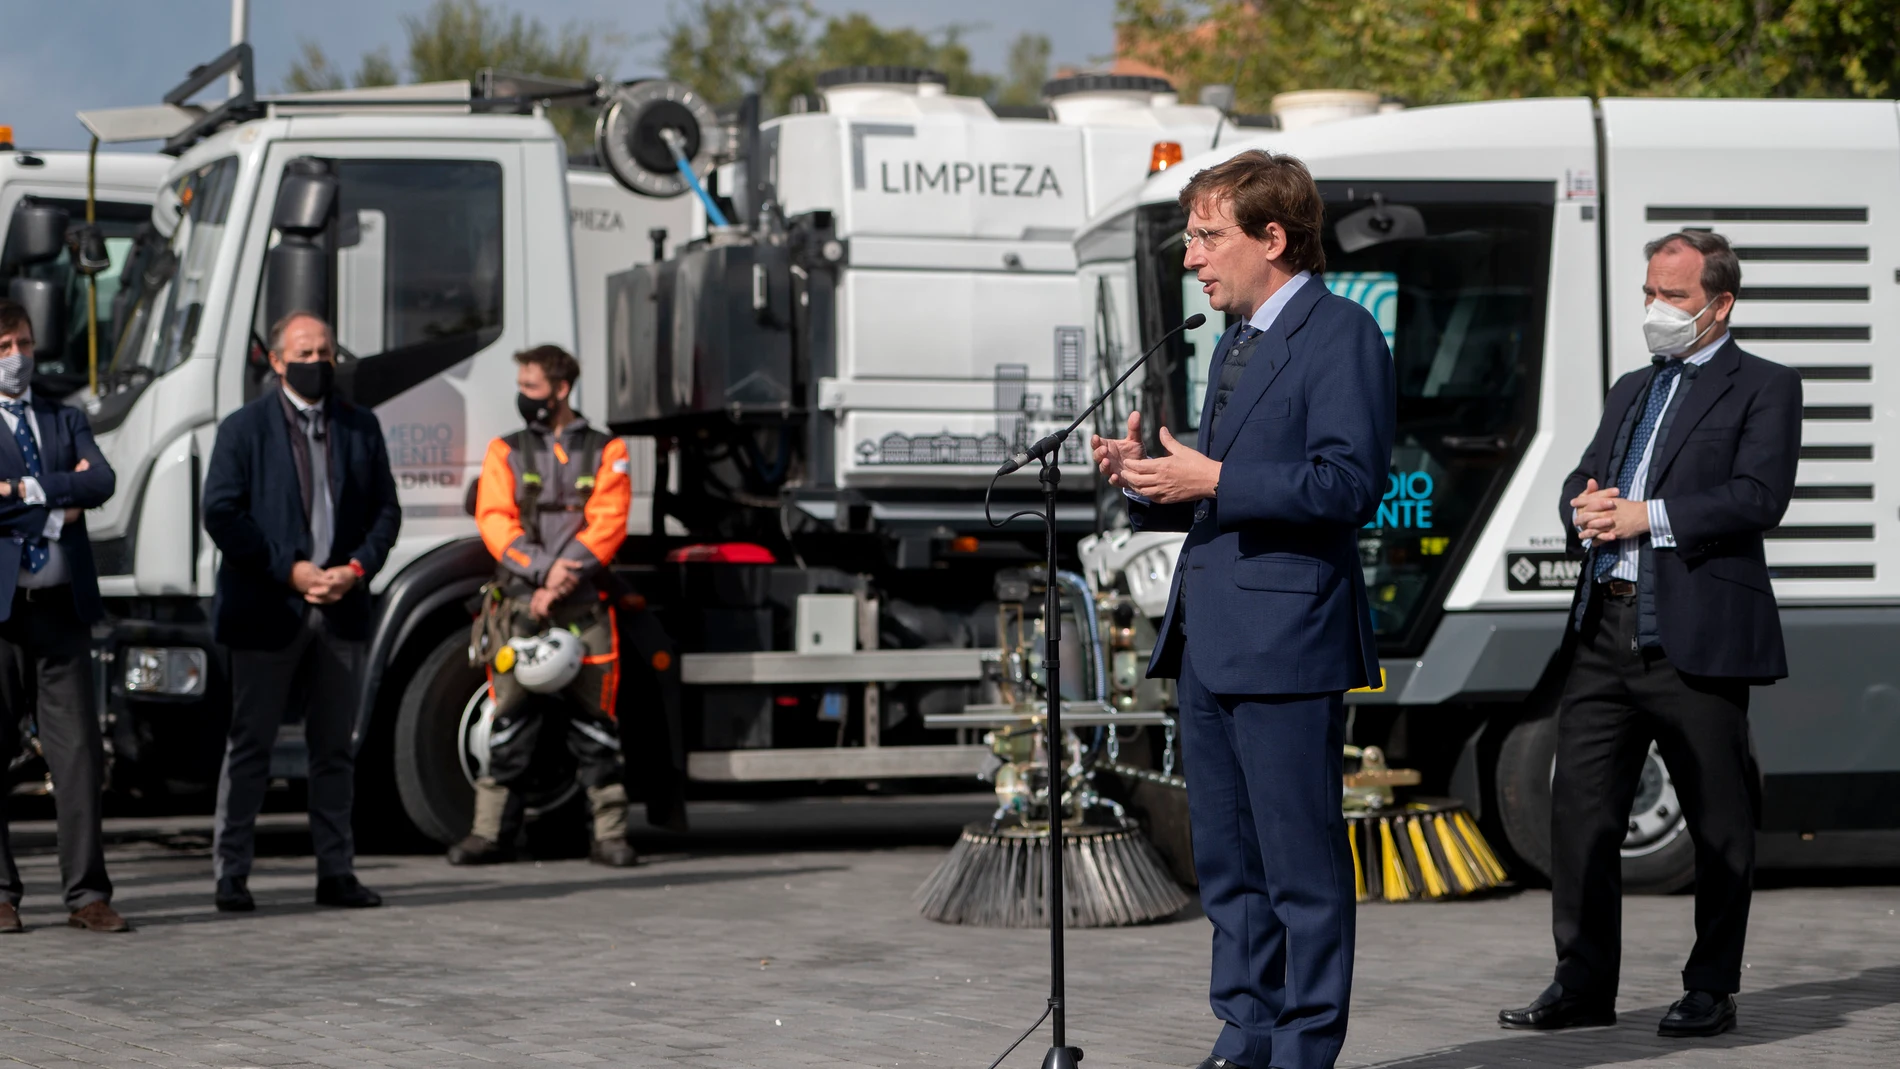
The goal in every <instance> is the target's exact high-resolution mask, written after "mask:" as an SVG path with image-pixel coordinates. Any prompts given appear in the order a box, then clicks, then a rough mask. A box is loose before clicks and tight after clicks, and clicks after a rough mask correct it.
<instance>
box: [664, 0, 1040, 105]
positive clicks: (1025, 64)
mask: <svg viewBox="0 0 1900 1069" xmlns="http://www.w3.org/2000/svg"><path fill="white" fill-rule="evenodd" d="M968 30H969V27H967V26H959V25H951V26H946V27H943V28H941V29H937V30H933V31H929V32H924V31H919V30H914V29H907V28H898V29H892V28H887V27H884V26H880V25H878V23H877V22H875V21H874V20H872V19H871V17H870V16H868V15H864V14H860V13H852V14H848V15H839V16H831V17H821V16H820V15H819V14H818V12H817V10H816V9H814V8H813V7H812V6H811V4H810V3H808V2H807V0H696V2H694V3H692V4H690V5H688V6H686V7H685V8H684V9H683V10H681V11H680V12H679V13H678V14H676V15H675V17H674V19H673V21H672V23H671V25H669V26H668V27H667V29H666V47H665V50H664V57H665V59H664V62H665V67H666V74H667V77H669V78H674V79H677V80H679V81H682V82H685V83H686V84H687V85H690V86H692V87H693V88H694V89H697V90H698V91H699V92H700V94H701V95H702V96H704V97H706V98H707V99H708V100H712V101H716V102H720V103H725V102H730V101H733V100H736V99H738V97H739V96H741V95H742V94H744V93H747V92H757V93H758V94H759V95H760V96H761V97H763V98H764V101H765V106H766V108H767V109H768V110H769V111H771V112H776V113H783V112H785V111H787V110H789V108H790V106H791V101H792V98H793V97H795V96H797V95H799V94H801V93H811V92H814V91H816V89H817V87H818V75H819V74H820V73H822V72H824V71H827V70H830V69H832V68H834V67H852V66H860V65H882V66H907V67H926V68H929V69H931V70H936V71H941V72H943V74H944V76H945V77H946V79H947V80H948V82H949V86H948V88H949V91H950V92H952V93H955V94H957V95H959V96H978V97H994V98H996V99H998V100H999V101H1001V102H1004V103H1034V102H1035V101H1036V100H1037V99H1039V98H1040V95H1041V89H1042V79H1043V77H1044V76H1045V74H1044V72H1046V71H1047V70H1048V64H1049V41H1048V39H1047V38H1044V37H1037V36H1034V35H1030V34H1024V35H1023V36H1022V37H1019V38H1017V40H1016V43H1015V45H1014V46H1013V47H1012V48H1011V50H1010V56H1011V59H1010V72H1009V77H1008V80H1007V82H1005V80H1004V79H1000V78H998V77H996V76H995V75H992V74H988V73H985V72H982V71H979V70H977V69H975V67H974V66H973V65H972V63H971V60H970V50H969V48H968V47H967V46H966V45H965V44H964V43H963V37H964V34H965V33H967V32H968ZM1004 96H1008V97H1009V99H1008V100H1004V99H1003V97H1004Z"/></svg>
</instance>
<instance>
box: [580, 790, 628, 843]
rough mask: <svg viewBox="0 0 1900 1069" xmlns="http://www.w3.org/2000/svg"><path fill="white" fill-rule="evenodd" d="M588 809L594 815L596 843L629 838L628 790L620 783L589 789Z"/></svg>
mask: <svg viewBox="0 0 1900 1069" xmlns="http://www.w3.org/2000/svg"><path fill="white" fill-rule="evenodd" d="M587 808H588V810H589V811H590V812H592V813H593V814H594V841H595V842H597V843H604V842H609V841H612V840H614V839H625V838H626V837H627V788H626V786H625V785H623V784H620V783H609V784H608V785H606V786H605V787H589V788H587Z"/></svg>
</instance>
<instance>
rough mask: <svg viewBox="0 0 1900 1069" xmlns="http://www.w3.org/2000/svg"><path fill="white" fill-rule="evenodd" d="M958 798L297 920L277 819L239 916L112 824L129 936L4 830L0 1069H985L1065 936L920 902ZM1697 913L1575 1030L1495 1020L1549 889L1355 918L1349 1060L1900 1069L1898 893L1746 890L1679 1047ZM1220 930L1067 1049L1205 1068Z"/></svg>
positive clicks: (1644, 945)
mask: <svg viewBox="0 0 1900 1069" xmlns="http://www.w3.org/2000/svg"><path fill="white" fill-rule="evenodd" d="M981 808H982V805H981V799H980V798H979V799H977V800H975V810H976V811H980V810H981ZM971 812H972V803H971V802H970V801H956V802H947V801H945V800H941V799H938V800H904V799H895V800H892V799H878V800H856V801H849V802H839V801H830V802H822V803H819V802H792V803H753V804H744V805H741V804H736V803H728V804H724V805H718V806H714V805H707V806H702V807H699V808H698V809H696V810H695V811H694V819H695V822H696V826H697V827H698V828H700V829H701V831H700V832H699V833H698V834H696V835H695V836H694V837H693V838H691V839H688V840H659V839H655V840H651V841H649V842H648V843H647V846H648V848H649V849H650V850H651V851H652V855H651V863H650V864H648V865H646V866H644V867H642V868H639V869H637V870H634V871H631V872H613V871H608V870H604V869H600V868H596V867H593V866H590V865H588V864H587V863H586V862H585V861H549V862H542V863H539V864H532V863H530V864H524V865H518V866H513V867H507V868H499V869H483V870H462V869H452V868H450V867H448V866H447V865H445V864H444V863H443V862H442V861H441V860H440V859H439V858H434V857H367V858H364V859H362V863H361V873H362V875H363V877H364V878H365V881H366V882H368V883H370V884H371V885H372V886H374V887H377V888H379V889H380V890H382V891H383V892H384V894H385V895H386V896H387V898H388V906H387V907H386V908H384V909H381V910H376V911H369V912H362V913H343V912H336V911H328V910H318V909H317V908H316V907H314V906H313V905H312V904H311V903H310V891H311V884H312V878H311V868H310V863H309V860H308V858H307V857H304V856H300V853H301V851H303V850H305V849H307V839H305V838H304V837H303V836H302V834H301V832H300V831H298V830H297V828H296V821H295V820H294V819H286V818H276V820H275V821H274V823H273V824H272V825H271V827H272V828H274V829H275V830H274V831H272V832H270V833H269V834H267V835H266V836H265V839H264V841H265V843H266V845H267V847H268V848H269V850H270V851H271V853H272V856H267V857H265V858H264V859H263V860H262V862H261V863H260V866H259V869H258V872H257V874H256V875H255V877H254V878H253V889H254V890H255V891H256V892H257V894H258V897H259V900H260V905H261V909H260V911H259V912H258V913H256V914H253V915H250V916H223V915H219V914H217V913H215V912H214V911H213V910H212V909H211V902H210V889H211V887H210V861H209V858H208V856H207V850H206V845H207V844H206V842H205V839H204V838H203V835H202V822H199V823H198V824H197V825H196V829H197V830H196V831H192V830H190V828H191V825H192V824H193V822H192V821H183V822H182V827H183V829H184V830H182V831H181V822H179V821H151V820H147V821H138V822H118V823H117V824H116V825H115V826H114V831H115V834H116V835H117V837H118V840H119V841H118V843H117V845H115V846H114V847H113V849H112V852H111V855H110V862H111V865H112V870H113V876H114V878H115V879H116V880H117V882H118V884H119V895H118V904H119V905H120V907H121V908H122V909H123V910H124V911H125V912H126V913H127V914H128V915H129V916H130V917H132V918H133V919H134V921H135V922H136V923H137V924H138V925H139V931H138V932H137V933H135V934H132V935H127V936H99V935H92V934H89V933H84V932H78V931H73V930H69V929H66V928H64V927H61V926H60V925H61V922H62V921H63V914H62V911H61V910H60V907H59V904H58V900H57V894H56V882H57V879H56V878H57V866H56V863H55V861H54V859H53V857H52V856H51V854H50V853H49V852H47V849H46V848H47V847H48V846H50V827H49V826H46V825H27V826H16V829H17V830H16V836H17V837H18V841H21V842H22V843H23V844H24V845H26V846H27V847H28V848H29V849H30V850H33V851H36V852H34V853H33V854H32V856H29V857H27V858H26V859H25V860H24V867H25V870H26V873H27V881H28V888H29V889H28V900H27V903H26V908H25V910H24V913H25V917H26V920H27V922H28V924H29V925H30V926H31V928H32V930H31V931H30V932H28V933H27V934H26V935H24V936H8V937H4V938H0V976H4V977H5V979H4V981H0V1066H5V1065H10V1064H15V1063H17V1064H21V1065H30V1066H36V1067H40V1069H55V1067H58V1069H66V1067H74V1066H112V1067H167V1069H169V1067H181V1069H182V1067H214V1069H227V1067H245V1066H333V1067H338V1069H343V1067H350V1069H356V1067H373V1066H494V1065H501V1066H545V1065H549V1064H560V1063H566V1064H575V1065H594V1064H599V1065H610V1066H627V1067H638V1066H667V1067H678V1066H719V1067H740V1066H759V1067H768V1066H769V1067H774V1069H777V1067H787V1066H837V1067H858V1066H945V1067H973V1069H982V1067H983V1066H987V1065H988V1064H989V1062H990V1059H991V1058H992V1057H994V1056H995V1054H996V1052H998V1051H999V1050H1001V1049H1002V1047H1003V1046H1004V1045H1005V1044H1006V1043H1007V1042H1008V1041H1009V1040H1010V1039H1012V1038H1014V1036H1015V1035H1016V1034H1017V1033H1018V1032H1020V1031H1021V1029H1022V1028H1023V1027H1024V1026H1026V1025H1027V1023H1028V1022H1029V1021H1030V1020H1031V1019H1032V1018H1033V1017H1034V1016H1035V1014H1036V1013H1038V1012H1040V1010H1041V1007H1042V999H1043V997H1044V994H1045V991H1046V987H1045V985H1046V974H1045V965H1044V962H1045V960H1046V959H1045V957H1044V954H1045V949H1046V941H1045V939H1044V937H1042V936H1041V935H1039V934H1037V933H1033V932H1018V933H1011V932H998V931H976V930H968V929H957V928H950V927H944V926H940V925H936V924H932V923H930V922H928V921H925V920H923V919H922V918H920V917H919V916H918V915H917V914H916V912H915V909H914V907H913V906H912V904H911V901H910V896H911V893H912V891H913V890H914V889H915V888H916V887H917V886H918V884H919V883H921V882H922V881H923V879H924V877H925V876H926V875H928V874H929V872H930V871H931V869H932V868H933V867H934V866H935V864H936V863H937V861H938V859H939V858H940V857H941V856H942V853H943V849H942V846H941V845H937V844H941V843H943V842H946V841H947V836H949V835H950V834H953V829H954V828H955V827H956V826H957V824H958V823H959V822H961V821H962V820H963V819H966V818H967V817H968V816H969V815H970V814H971ZM827 828H828V829H831V830H829V831H822V832H821V831H820V829H827ZM838 829H843V830H842V831H840V830H838ZM1782 882H1784V883H1785V882H1786V881H1782ZM1797 882H1799V881H1797ZM1809 882H1810V883H1814V882H1817V881H1809ZM1691 905H1692V903H1691V900H1690V899H1688V898H1682V897H1674V898H1649V899H1636V900H1633V901H1631V902H1630V903H1629V906H1628V909H1627V925H1628V933H1627V937H1626V944H1627V951H1626V953H1627V961H1626V966H1625V970H1626V986H1625V988H1624V990H1623V993H1622V1001H1621V1005H1620V1008H1621V1011H1622V1013H1623V1018H1624V1020H1623V1023H1622V1024H1620V1025H1618V1026H1617V1027H1615V1028H1611V1029H1600V1030H1593V1031H1588V1032H1580V1033H1570V1034H1562V1035H1525V1034H1520V1033H1504V1032H1499V1031H1498V1030H1497V1029H1496V1027H1495V1025H1494V1023H1493V1014H1494V1013H1495V1011H1496V1009H1497V1007H1499V1006H1501V1005H1504V1004H1506V1003H1516V1002H1520V1001H1523V1000H1524V999H1526V998H1527V997H1528V996H1529V995H1530V994H1532V993H1534V992H1535V991H1536V990H1537V989H1539V988H1540V987H1541V986H1542V985H1543V983H1544V982H1545V979H1546V978H1547V977H1548V975H1549V969H1550V963H1549V960H1548V954H1549V937H1548V934H1547V932H1548V927H1547V923H1548V909H1549V902H1548V898H1547V897H1546V896H1545V895H1544V894H1542V893H1538V892H1525V893H1520V894H1514V895H1506V896H1502V897H1498V898H1494V899H1490V900H1487V901H1482V902H1466V903H1458V904H1441V905H1411V906H1386V905H1380V906H1368V907H1366V908H1364V909H1362V910H1361V912H1360V922H1359V931H1360V946H1359V959H1358V978H1359V979H1358V989H1357V991H1356V993H1355V1002H1354V1017H1353V1031H1352V1036H1351V1039H1350V1040H1349V1042H1348V1043H1347V1046H1346V1051H1345V1055H1344V1057H1343V1059H1342V1064H1350V1065H1377V1066H1406V1067H1412V1069H1467V1067H1491V1066H1500V1067H1502V1066H1511V1067H1517V1066H1556V1067H1564V1069H1581V1067H1584V1066H1596V1065H1619V1064H1624V1063H1646V1064H1648V1065H1654V1066H1683V1067H1703V1066H1707V1067H1715V1066H1723V1067H1728V1066H1777V1067H1779V1066H1791V1065H1793V1066H1803V1067H1823V1066H1827V1067H1832V1066H1891V1065H1894V1064H1896V1061H1900V1055H1897V1054H1896V1051H1897V1050H1900V917H1896V916H1895V912H1894V911H1895V909H1896V908H1900V891H1897V890H1896V889H1895V888H1893V887H1888V886H1805V887H1792V888H1783V889H1777V890H1768V891H1764V892H1762V893H1760V894H1759V895H1758V896H1757V898H1756V905H1755V915H1754V924H1753V928H1752V930H1751V932H1750V947H1749V952H1750V958H1749V963H1750V966H1749V971H1748V973H1747V979H1746V981H1745V984H1746V990H1745V992H1744V995H1743V997H1742V1001H1741V1013H1742V1027H1741V1030H1740V1031H1738V1032H1736V1033H1734V1034H1732V1035H1729V1036H1726V1037H1723V1038H1720V1039H1717V1040H1711V1041H1699V1042H1682V1041H1664V1040H1661V1039H1658V1038H1657V1037H1656V1036H1655V1034H1654V1024H1655V1020H1656V1019H1657V1018H1658V1017H1659V1016H1660V1015H1661V1013H1662V1011H1663V1008H1664V1007H1665V1006H1666V1005H1667V1003H1668V1002H1669V1001H1670V999H1671V998H1673V997H1675V995H1676V990H1675V975H1676V969H1677V968H1678V967H1679V961H1680V959H1681V957H1682V956H1683V955H1684V954H1685V953H1686V951H1687V948H1688V942H1689V932H1690V921H1691ZM1207 943H1208V932H1207V924H1206V921H1205V920H1204V919H1202V918H1201V917H1200V916H1199V915H1198V914H1197V913H1193V912H1192V911H1191V910H1190V914H1189V915H1188V916H1187V917H1186V918H1185V919H1181V920H1178V921H1175V922H1173V923H1169V924H1162V925H1156V926H1152V927H1147V928H1141V929H1134V930H1121V931H1086V932H1074V933H1071V935H1070V939H1069V946H1070V959H1069V960H1070V967H1069V968H1070V971H1069V976H1070V989H1069V991H1070V999H1071V1005H1072V1007H1073V1009H1072V1011H1071V1036H1072V1042H1076V1043H1079V1044H1080V1045H1081V1046H1082V1047H1084V1048H1085V1050H1086V1051H1087V1061H1086V1062H1085V1064H1086V1065H1087V1066H1090V1067H1092V1069H1108V1067H1132V1066H1161V1067H1171V1066H1192V1065H1194V1064H1195V1063H1196V1062H1197V1061H1199V1059H1200V1058H1201V1056H1202V1055H1203V1054H1204V1053H1205V1051H1206V1047H1207V1044H1208V1042H1209V1041H1210V1039H1211V1038H1212V1036H1213V1034H1214V1032H1215V1025H1214V1022H1213V1020H1212V1018H1211V1017H1210V1015H1209V1013H1208V1009H1207V1004H1206V1000H1205V994H1204V987H1203V983H1204V980H1203V978H1204V976H1205V969H1206V954H1207ZM1046 1046H1047V1033H1046V1032H1044V1033H1042V1034H1039V1035H1038V1036H1036V1037H1034V1038H1032V1039H1031V1040H1030V1041H1029V1042H1028V1043H1025V1044H1024V1046H1023V1049H1022V1050H1020V1051H1018V1052H1017V1053H1016V1054H1015V1055H1014V1056H1013V1057H1012V1058H1011V1059H1010V1060H1009V1062H1007V1063H1006V1064H1007V1065H1009V1066H1033V1065H1035V1064H1037V1063H1038V1062H1039V1060H1040V1057H1041V1053H1042V1050H1043V1049H1044V1048H1045V1047H1046Z"/></svg>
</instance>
